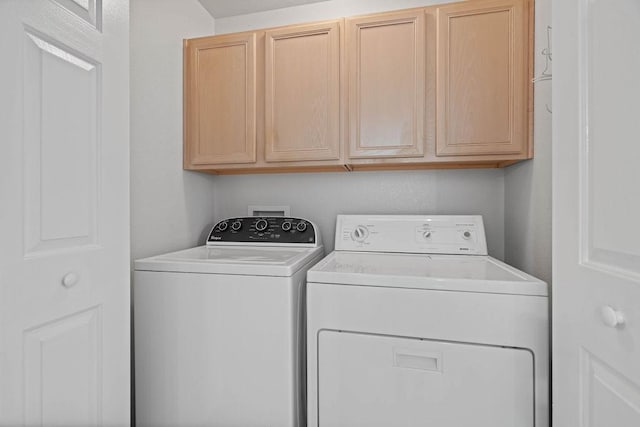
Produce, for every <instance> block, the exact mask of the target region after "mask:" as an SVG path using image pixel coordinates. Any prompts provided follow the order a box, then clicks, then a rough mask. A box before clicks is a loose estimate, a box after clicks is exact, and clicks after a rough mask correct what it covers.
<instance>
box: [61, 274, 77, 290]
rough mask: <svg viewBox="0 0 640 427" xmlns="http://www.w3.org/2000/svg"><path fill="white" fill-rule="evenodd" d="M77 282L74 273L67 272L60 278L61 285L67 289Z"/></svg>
mask: <svg viewBox="0 0 640 427" xmlns="http://www.w3.org/2000/svg"><path fill="white" fill-rule="evenodd" d="M76 283H78V275H77V274H76V273H67V274H65V276H64V277H63V278H62V286H64V287H65V288H67V289H69V288H72V287H74V286H75V285H76Z"/></svg>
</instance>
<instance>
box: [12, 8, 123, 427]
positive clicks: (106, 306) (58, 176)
mask: <svg viewBox="0 0 640 427" xmlns="http://www.w3.org/2000/svg"><path fill="white" fill-rule="evenodd" d="M128 10H129V2H128V0H109V1H107V0H105V1H104V2H102V1H99V0H95V1H94V0H84V1H83V0H77V1H75V0H74V1H63V0H59V1H49V0H30V1H23V0H15V1H14V0H5V1H2V2H0V55H1V56H2V58H3V65H2V67H0V93H2V96H1V97H0V140H2V144H1V150H2V152H1V154H0V201H1V202H0V203H1V205H2V209H0V236H2V239H1V240H0V378H1V379H2V380H1V381H0V425H2V426H18V425H41V426H52V427H53V426H60V425H82V426H97V425H108V426H114V427H116V426H126V425H129V423H130V412H129V411H130V376H129V364H130V350H129V331H130V323H129V312H130V304H129V293H130V289H129V263H130V260H129V192H128V188H129V173H128V170H129V163H128V158H129V107H128V106H129V90H128V87H129V50H128V49H129V38H128V34H129V18H128V13H129V12H128ZM82 11H84V12H82Z"/></svg>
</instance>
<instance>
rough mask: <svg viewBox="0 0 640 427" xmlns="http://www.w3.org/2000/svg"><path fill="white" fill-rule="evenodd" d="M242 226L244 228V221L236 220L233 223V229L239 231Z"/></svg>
mask: <svg viewBox="0 0 640 427" xmlns="http://www.w3.org/2000/svg"><path fill="white" fill-rule="evenodd" d="M241 228H242V223H241V222H240V221H234V222H233V223H232V224H231V229H232V230H233V231H238V230H240V229H241Z"/></svg>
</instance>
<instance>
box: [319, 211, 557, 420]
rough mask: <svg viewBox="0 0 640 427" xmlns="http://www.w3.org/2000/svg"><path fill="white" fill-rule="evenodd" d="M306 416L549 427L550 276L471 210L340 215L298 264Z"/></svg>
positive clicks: (333, 418) (329, 418)
mask: <svg viewBox="0 0 640 427" xmlns="http://www.w3.org/2000/svg"><path fill="white" fill-rule="evenodd" d="M307 310H308V311H307V336H308V340H307V361H308V363H307V373H308V377H307V378H308V380H307V383H308V388H307V390H308V391H307V395H308V426H309V427H317V426H321V427H337V426H344V427H358V426H362V427H364V426H366V427H390V426H402V427H418V426H420V427H423V426H438V427H534V426H535V427H546V426H548V423H549V396H548V387H549V382H548V381H549V378H548V375H549V359H548V357H549V348H548V344H549V335H548V330H549V329H548V328H549V323H548V298H547V285H546V284H545V283H544V282H542V281H540V280H538V279H536V278H534V277H532V276H529V275H528V274H525V273H523V272H521V271H518V270H516V269H515V268H512V267H510V266H508V265H506V264H504V263H503V262H501V261H498V260H496V259H494V258H492V257H490V256H487V248H486V240H485V234H484V226H483V223H482V217H480V216H400V215H398V216H359V215H347V216H338V219H337V224H336V250H335V251H334V252H332V253H331V254H329V255H328V256H327V257H326V258H325V259H323V260H322V261H321V262H319V263H318V264H316V266H314V267H313V268H312V269H310V270H309V272H308V273H307Z"/></svg>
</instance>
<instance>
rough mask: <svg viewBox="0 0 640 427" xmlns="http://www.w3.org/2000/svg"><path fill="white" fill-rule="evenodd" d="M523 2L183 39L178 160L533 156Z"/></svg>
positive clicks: (455, 164)
mask: <svg viewBox="0 0 640 427" xmlns="http://www.w3.org/2000/svg"><path fill="white" fill-rule="evenodd" d="M532 5H533V2H532V0H468V1H465V2H460V3H450V4H442V5H435V6H429V7H424V8H418V9H408V10H402V11H394V12H387V13H380V14H374V15H368V16H360V17H353V18H346V19H339V20H335V21H329V22H320V23H312V24H304V25H292V26H285V27H279V28H273V29H267V30H257V31H253V32H247V33H239V34H231V35H222V36H212V37H206V38H200V39H192V40H187V41H185V118H184V123H185V163H184V164H185V168H187V169H195V170H204V171H207V172H214V173H252V172H282V171H321V170H364V169H408V168H467V167H502V166H506V165H509V164H512V163H515V162H517V161H519V160H523V159H527V158H531V157H532V153H533V150H532V146H531V129H532V123H531V120H532V100H533V95H532V84H531V77H532V65H533V62H532V57H531V49H532V46H531V45H532V39H533V38H532V19H533V10H532Z"/></svg>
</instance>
